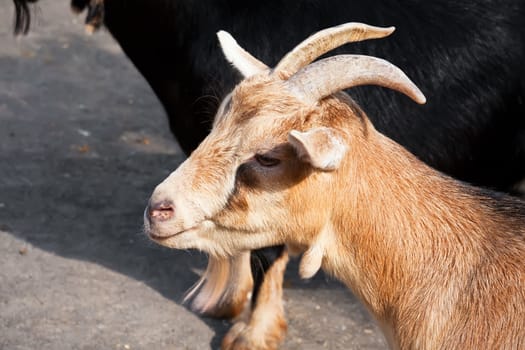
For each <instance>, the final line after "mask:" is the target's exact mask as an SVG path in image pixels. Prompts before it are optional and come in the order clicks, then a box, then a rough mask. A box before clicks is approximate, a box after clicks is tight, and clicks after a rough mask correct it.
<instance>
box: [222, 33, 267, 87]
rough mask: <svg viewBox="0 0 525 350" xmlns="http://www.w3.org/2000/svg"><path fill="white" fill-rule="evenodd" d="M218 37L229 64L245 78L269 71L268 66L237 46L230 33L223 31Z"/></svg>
mask: <svg viewBox="0 0 525 350" xmlns="http://www.w3.org/2000/svg"><path fill="white" fill-rule="evenodd" d="M217 37H218V38H219V42H220V44H221V48H222V52H223V53H224V56H226V59H227V60H228V62H230V63H231V64H233V66H234V67H235V68H237V69H238V70H239V72H241V74H242V75H243V76H244V77H245V78H248V77H249V76H252V75H255V74H258V73H261V72H263V71H265V70H267V69H269V68H268V66H267V65H265V64H264V63H262V62H261V61H259V60H258V59H257V58H255V57H253V56H252V55H251V54H250V53H249V52H247V51H246V50H244V49H243V48H242V47H241V46H240V45H239V44H237V41H235V39H234V38H233V37H232V36H231V35H230V33H228V32H225V31H224V30H221V31H219V32H218V33H217Z"/></svg>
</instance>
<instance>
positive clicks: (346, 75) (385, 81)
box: [287, 55, 426, 104]
mask: <svg viewBox="0 0 525 350" xmlns="http://www.w3.org/2000/svg"><path fill="white" fill-rule="evenodd" d="M287 84H289V88H290V89H291V91H292V92H293V93H294V94H296V95H297V96H298V97H299V98H301V99H303V100H306V101H309V102H317V101H319V100H321V99H322V98H324V97H326V96H329V95H331V94H333V93H335V92H338V91H341V90H344V89H348V88H351V87H353V86H359V85H379V86H383V87H387V88H390V89H393V90H396V91H399V92H402V93H403V94H405V95H407V96H408V97H410V98H411V99H412V100H414V101H415V102H417V103H419V104H423V103H425V102H426V98H425V96H424V95H423V93H422V92H421V91H420V90H419V88H418V87H417V86H416V85H415V84H414V83H413V82H412V81H411V80H410V79H409V78H408V77H407V76H406V75H405V73H403V71H402V70H401V69H399V68H398V67H396V66H394V65H393V64H392V63H390V62H388V61H385V60H383V59H380V58H377V57H371V56H363V55H339V56H334V57H329V58H325V59H323V60H320V61H317V62H314V63H312V64H311V65H309V66H307V67H305V68H303V69H301V70H300V71H299V72H297V73H296V74H295V75H293V76H292V77H291V78H290V79H289V80H288V81H287Z"/></svg>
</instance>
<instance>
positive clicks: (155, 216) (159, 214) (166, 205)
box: [148, 201, 175, 221]
mask: <svg viewBox="0 0 525 350" xmlns="http://www.w3.org/2000/svg"><path fill="white" fill-rule="evenodd" d="M148 214H149V218H150V220H156V221H166V220H169V219H171V218H172V217H173V215H175V208H174V205H173V203H172V202H170V201H162V202H159V203H153V204H150V206H149V209H148Z"/></svg>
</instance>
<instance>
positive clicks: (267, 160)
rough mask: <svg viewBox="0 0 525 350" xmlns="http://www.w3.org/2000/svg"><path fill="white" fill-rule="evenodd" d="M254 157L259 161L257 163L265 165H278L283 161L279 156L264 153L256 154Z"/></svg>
mask: <svg viewBox="0 0 525 350" xmlns="http://www.w3.org/2000/svg"><path fill="white" fill-rule="evenodd" d="M254 158H255V160H256V161H257V163H259V164H260V165H262V166H264V167H272V166H276V165H278V164H279V163H280V162H281V160H280V159H278V158H272V157H269V156H266V155H262V154H256V155H255V156H254Z"/></svg>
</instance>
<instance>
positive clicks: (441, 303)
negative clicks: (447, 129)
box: [152, 74, 525, 349]
mask: <svg viewBox="0 0 525 350" xmlns="http://www.w3.org/2000/svg"><path fill="white" fill-rule="evenodd" d="M231 98H232V103H231V107H230V110H229V111H227V112H225V113H226V114H225V115H224V116H223V117H221V118H220V119H218V120H217V123H216V125H215V127H214V129H213V130H212V132H211V134H210V135H209V136H208V138H206V140H205V141H204V142H203V143H202V144H201V146H199V148H198V149H197V150H196V151H195V152H194V153H193V154H192V156H191V157H190V158H189V159H188V160H187V161H186V162H185V163H184V164H183V166H182V167H181V168H180V169H179V170H177V171H176V172H175V173H174V174H172V175H171V176H170V177H169V178H168V179H167V180H166V181H165V182H164V183H163V184H161V185H160V186H159V187H158V188H157V190H156V191H155V193H154V196H153V197H152V198H155V200H157V201H160V200H162V199H165V197H166V196H169V195H170V194H171V193H174V192H173V191H170V189H171V188H175V189H177V195H178V196H179V197H180V198H181V199H180V200H179V202H177V203H176V207H181V206H184V205H188V206H190V207H195V208H197V206H196V204H195V203H197V204H199V203H200V204H201V205H202V203H206V205H207V207H206V210H205V211H204V210H203V214H198V213H197V214H194V215H193V214H192V215H193V216H191V220H192V221H191V225H190V226H191V227H192V228H191V229H189V230H188V228H187V227H183V226H180V225H179V226H176V225H175V223H176V222H177V221H176V220H173V222H172V223H164V222H163V223H157V226H153V229H154V230H156V231H159V232H169V231H168V230H167V229H163V227H164V226H165V227H169V228H170V230H172V231H175V232H182V233H180V234H177V235H173V236H170V237H168V238H167V239H165V240H163V241H161V243H163V244H165V245H167V246H170V247H175V248H188V247H192V248H198V249H202V250H205V251H208V252H209V253H210V254H226V255H228V254H232V255H234V254H237V253H238V252H240V251H244V250H247V249H256V248H260V247H264V246H271V245H275V244H283V243H284V244H287V245H288V246H290V247H294V248H295V249H300V250H302V251H304V252H305V254H304V255H303V259H302V261H301V274H302V275H304V276H309V275H311V274H313V273H315V272H316V271H317V269H319V268H320V267H322V268H324V269H325V270H326V271H328V272H329V273H332V274H333V275H334V276H336V277H337V278H339V279H341V280H342V281H343V282H344V283H345V284H346V285H347V286H348V287H349V288H351V289H352V290H353V291H354V293H355V294H356V295H358V296H359V297H360V298H361V299H362V301H363V302H364V303H365V305H366V306H367V307H368V308H369V310H370V311H371V313H372V314H373V315H374V316H375V318H376V319H377V321H378V323H379V324H380V325H381V327H382V328H383V331H384V333H385V336H386V337H387V339H388V341H389V343H390V345H391V346H392V348H396V349H479V348H491V349H492V348H494V349H495V348H505V349H507V348H508V349H518V348H522V347H524V346H525V322H523V315H525V274H524V273H523V271H525V260H524V259H523V256H525V204H524V203H523V202H520V201H518V200H516V199H511V198H507V197H504V196H502V195H501V196H499V195H496V194H494V193H489V192H483V191H481V190H479V189H476V188H474V187H470V186H468V185H465V184H462V183H460V182H457V181H455V180H453V179H451V178H449V177H446V176H444V175H442V174H441V173H439V172H437V171H435V170H433V169H431V168H429V167H428V166H426V165H425V164H423V163H422V162H421V161H419V160H418V159H416V158H415V157H414V156H413V155H411V154H410V153H409V152H407V151H406V150H405V149H403V148H402V147H401V146H399V145H398V144H396V143H394V142H393V141H391V140H390V139H388V138H386V137H384V136H383V135H381V134H380V133H378V132H377V131H376V130H375V129H374V127H373V126H372V125H371V123H370V122H369V120H368V119H367V118H366V116H365V115H364V114H363V113H362V112H361V111H360V110H359V108H358V107H357V106H356V105H355V104H354V103H353V102H352V101H350V100H349V98H347V97H344V96H343V95H341V94H338V95H337V96H332V97H328V98H326V99H323V100H322V101H319V102H318V103H317V104H315V105H310V104H308V105H307V104H304V103H302V102H301V101H300V100H299V98H297V97H295V96H294V95H292V94H290V93H289V91H288V89H287V86H286V84H285V82H283V81H281V80H279V78H278V77H273V76H271V75H268V74H261V75H256V76H253V77H251V78H249V79H247V80H245V81H244V82H243V83H241V84H240V85H239V86H238V87H237V88H236V89H235V90H234V92H233V93H232V96H231ZM318 127H327V128H330V129H332V130H334V131H336V133H335V134H337V135H340V136H341V137H342V138H343V139H344V143H345V145H346V151H345V153H344V158H343V160H342V161H341V163H340V164H339V165H338V167H337V168H336V169H335V170H333V171H332V170H331V171H325V170H323V169H316V168H313V167H312V166H311V165H310V164H309V163H308V162H307V161H305V159H303V158H300V157H298V154H297V152H296V148H295V147H296V146H294V145H292V144H291V143H289V142H288V135H289V133H290V131H291V130H298V131H308V130H311V129H313V128H318ZM258 154H270V155H272V156H273V157H276V158H278V159H279V160H280V163H279V164H278V165H277V166H274V167H265V166H262V165H261V164H258V162H257V161H256V159H255V156H256V155H258ZM186 179H191V181H192V182H191V183H192V185H191V186H189V187H186V188H184V191H185V192H187V193H184V192H182V193H181V189H182V187H181V186H182V185H184V184H185V183H186V181H188V180H186ZM181 184H182V185H181ZM175 199H177V197H174V198H173V200H175ZM199 215H200V216H199ZM174 225H175V226H174ZM177 230H178V231H177ZM327 252H329V253H327ZM284 264H285V262H284V263H283V265H281V264H280V263H279V264H278V267H277V268H281V267H282V268H284V267H283V266H284ZM277 275H278V274H277ZM272 282H275V283H268V285H267V286H268V288H269V289H266V290H265V291H263V292H262V294H261V296H262V297H263V298H267V299H268V298H273V297H275V295H273V296H272V292H273V293H275V294H277V297H278V298H280V293H281V290H280V281H278V280H277V279H276V280H272ZM271 287H273V288H271ZM267 299H266V300H267ZM274 300H275V299H274ZM265 305H267V307H270V306H271V303H265ZM265 312H266V313H267V314H268V313H271V314H273V313H275V311H272V310H271V309H268V310H265V309H262V308H261V309H256V311H254V312H253V313H252V315H251V318H250V320H249V322H248V323H247V324H245V325H243V324H240V325H236V326H234V328H232V331H231V333H229V334H228V336H227V337H226V338H225V340H224V343H223V344H224V347H225V348H228V349H230V348H232V349H233V348H235V349H242V348H247V347H248V346H246V345H245V344H250V346H251V347H252V348H264V349H268V348H273V347H274V345H272V344H277V343H278V341H279V340H280V339H281V338H280V334H282V331H281V332H280V331H279V329H280V328H282V327H280V324H282V323H281V318H280V317H277V319H274V320H273V323H271V325H270V326H268V324H264V322H271V318H269V317H267V316H262V317H259V316H257V315H259V314H264V313H265ZM277 314H278V315H282V313H280V312H278V313H277ZM269 320H270V321H269ZM261 324H263V325H261ZM261 327H262V328H261ZM256 329H263V331H258V332H256V331H253V330H256ZM259 334H263V335H264V337H263V338H264V339H266V340H265V341H268V340H269V339H277V340H276V341H271V342H269V343H268V342H266V343H265V342H264V341H263V340H261V339H260V338H259ZM272 334H278V336H277V337H275V336H272ZM235 344H239V345H235ZM261 344H262V345H261ZM275 346H276V345H275Z"/></svg>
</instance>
